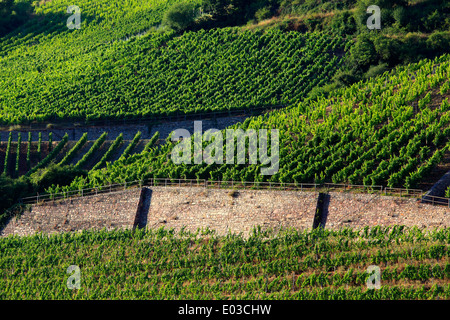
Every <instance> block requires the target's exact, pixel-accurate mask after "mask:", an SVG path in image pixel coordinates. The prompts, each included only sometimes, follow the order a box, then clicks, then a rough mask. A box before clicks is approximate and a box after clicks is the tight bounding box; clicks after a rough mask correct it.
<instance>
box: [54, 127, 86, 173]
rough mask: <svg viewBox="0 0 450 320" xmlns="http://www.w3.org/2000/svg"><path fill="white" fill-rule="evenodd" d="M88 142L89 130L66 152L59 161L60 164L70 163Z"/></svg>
mask: <svg viewBox="0 0 450 320" xmlns="http://www.w3.org/2000/svg"><path fill="white" fill-rule="evenodd" d="M86 142H87V132H85V133H83V135H82V136H81V138H80V139H79V140H78V141H77V143H76V144H75V145H74V146H73V148H72V149H70V150H69V152H67V153H66V155H65V156H64V158H63V159H62V160H61V161H60V162H59V163H58V165H59V166H64V165H66V164H67V163H69V162H70V161H71V160H72V159H73V158H74V157H75V155H76V154H77V152H78V151H79V150H80V149H81V148H82V147H83V146H84V145H85V144H86Z"/></svg>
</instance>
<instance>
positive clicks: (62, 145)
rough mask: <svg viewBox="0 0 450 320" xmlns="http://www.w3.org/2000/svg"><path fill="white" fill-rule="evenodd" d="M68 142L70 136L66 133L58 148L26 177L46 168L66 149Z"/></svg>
mask: <svg viewBox="0 0 450 320" xmlns="http://www.w3.org/2000/svg"><path fill="white" fill-rule="evenodd" d="M67 141H69V136H68V134H67V133H66V134H65V135H64V137H63V138H62V140H61V141H60V142H59V143H58V144H57V145H56V147H55V148H54V149H53V150H52V151H51V152H50V153H49V154H48V155H47V156H46V157H45V158H44V159H43V160H41V161H40V162H39V163H38V164H37V165H36V166H34V167H33V168H32V169H31V170H30V171H28V172H27V173H26V174H25V176H27V177H28V176H30V175H32V174H33V173H35V172H36V171H37V170H38V169H40V168H43V167H46V166H47V165H48V164H49V163H50V162H51V161H52V160H53V159H54V158H55V156H56V155H57V154H58V153H59V152H60V151H61V150H62V148H64V146H65V145H66V143H67Z"/></svg>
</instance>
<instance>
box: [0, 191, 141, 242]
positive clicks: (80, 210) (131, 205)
mask: <svg viewBox="0 0 450 320" xmlns="http://www.w3.org/2000/svg"><path fill="white" fill-rule="evenodd" d="M139 195H140V189H130V190H126V191H121V192H114V193H110V194H103V195H97V196H87V197H83V198H74V199H72V200H63V201H61V202H56V201H55V202H54V203H46V204H42V205H33V206H32V207H31V210H30V211H26V212H25V213H23V215H22V216H21V217H20V219H18V220H17V221H16V219H12V220H11V221H10V222H9V223H8V225H7V226H6V227H5V228H4V229H3V230H2V231H1V233H0V235H2V236H7V235H10V234H13V235H21V236H22V235H30V234H34V233H39V232H42V233H47V234H51V233H55V232H66V231H80V230H82V229H102V228H106V229H108V230H110V229H114V228H119V229H122V228H132V227H133V223H134V218H135V216H136V209H137V206H138V202H139Z"/></svg>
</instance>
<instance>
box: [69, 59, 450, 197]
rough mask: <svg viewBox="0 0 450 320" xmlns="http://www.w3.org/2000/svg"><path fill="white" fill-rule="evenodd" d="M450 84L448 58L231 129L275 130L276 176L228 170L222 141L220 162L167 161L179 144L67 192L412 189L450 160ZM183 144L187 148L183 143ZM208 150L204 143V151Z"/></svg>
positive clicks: (252, 168) (246, 168) (94, 175)
mask: <svg viewBox="0 0 450 320" xmlns="http://www.w3.org/2000/svg"><path fill="white" fill-rule="evenodd" d="M449 78H450V56H449V55H444V56H442V57H440V58H437V59H435V60H423V61H421V62H420V63H418V64H411V65H409V66H406V67H400V68H397V69H396V70H393V71H392V72H391V73H385V74H383V75H382V76H379V77H377V78H375V79H371V80H368V81H365V82H359V83H357V84H355V85H353V86H351V87H349V88H344V89H341V90H338V91H337V92H336V93H335V94H333V95H332V96H331V97H329V98H323V97H322V98H321V97H319V98H317V99H309V100H307V101H303V102H300V103H299V104H297V105H295V106H292V107H290V108H287V109H285V110H278V111H275V112H273V113H271V114H266V115H264V116H260V117H253V118H250V119H248V120H247V121H245V122H244V123H242V124H237V125H235V126H233V127H232V128H241V129H243V130H246V129H248V128H253V129H255V130H257V129H262V128H267V129H278V130H279V135H280V138H279V140H280V141H279V148H280V149H279V170H278V172H277V173H276V174H274V175H272V176H262V175H261V174H260V168H261V167H263V165H261V164H251V165H250V164H248V160H246V164H241V165H230V164H225V163H226V144H225V143H224V144H223V159H222V162H223V163H224V164H216V163H213V164H209V165H207V164H206V163H203V164H195V161H194V160H193V159H192V161H191V165H189V164H180V165H176V164H174V162H173V161H172V160H171V153H172V150H173V148H174V146H175V145H176V144H175V143H173V144H172V143H169V144H167V145H165V146H163V147H162V148H160V149H158V150H151V151H150V152H149V153H143V154H140V155H135V156H133V157H131V158H128V159H127V160H126V161H117V162H115V163H114V164H112V165H111V166H110V167H108V168H107V169H103V170H101V171H94V172H91V173H90V175H89V176H88V177H87V178H79V179H76V181H74V182H73V184H72V186H71V187H69V188H75V189H78V188H80V187H82V186H93V185H105V184H107V183H106V181H133V180H139V179H141V178H150V177H155V178H158V177H169V178H192V179H196V178H200V179H213V180H236V181H241V180H242V181H273V182H297V183H301V182H323V181H326V182H334V183H338V182H348V183H352V184H365V185H380V184H381V185H384V186H390V187H406V188H414V187H417V186H418V185H420V184H422V183H425V182H426V181H427V179H428V178H429V177H430V174H432V173H433V172H434V170H436V168H437V167H438V166H444V165H445V159H446V157H447V156H448V148H449V146H450V141H449V137H450V113H449V112H450V102H449V100H448V97H449V96H450V91H449ZM225 136H226V134H225V132H224V131H222V137H225ZM191 139H192V138H191ZM269 139H270V137H269ZM186 141H187V143H191V140H189V139H188V140H185V141H184V142H180V143H186ZM208 144H209V143H207V142H205V141H203V150H205V148H206V146H208ZM211 144H212V143H211ZM269 144H270V143H269ZM272 155H273V154H272ZM192 157H193V156H192ZM235 157H236V153H235ZM234 163H237V160H236V158H235V161H234ZM266 166H267V165H266ZM444 167H445V166H444ZM444 173H445V172H444Z"/></svg>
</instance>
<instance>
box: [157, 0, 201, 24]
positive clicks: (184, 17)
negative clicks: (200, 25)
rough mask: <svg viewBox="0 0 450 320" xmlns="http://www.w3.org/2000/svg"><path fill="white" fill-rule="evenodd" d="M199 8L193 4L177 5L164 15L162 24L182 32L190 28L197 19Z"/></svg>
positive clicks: (181, 3)
mask: <svg viewBox="0 0 450 320" xmlns="http://www.w3.org/2000/svg"><path fill="white" fill-rule="evenodd" d="M196 9H197V7H196V5H195V4H194V3H191V2H179V3H175V4H174V5H173V6H172V7H170V9H169V10H167V12H166V13H165V14H164V17H163V20H162V24H163V25H166V26H168V27H170V28H172V29H174V30H176V31H182V30H185V29H187V28H188V27H190V26H191V25H192V24H193V23H194V21H195V18H196V17H197V10H196Z"/></svg>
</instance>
